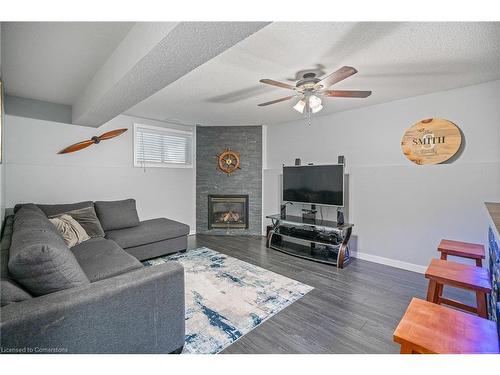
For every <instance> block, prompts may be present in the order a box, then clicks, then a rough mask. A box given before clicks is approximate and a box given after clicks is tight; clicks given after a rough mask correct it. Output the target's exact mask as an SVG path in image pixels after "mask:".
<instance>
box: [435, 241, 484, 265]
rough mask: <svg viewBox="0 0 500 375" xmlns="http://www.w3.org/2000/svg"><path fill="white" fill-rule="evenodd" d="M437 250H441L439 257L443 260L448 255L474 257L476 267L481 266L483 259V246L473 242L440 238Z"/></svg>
mask: <svg viewBox="0 0 500 375" xmlns="http://www.w3.org/2000/svg"><path fill="white" fill-rule="evenodd" d="M438 251H439V252H441V259H443V260H446V259H448V255H453V256H456V257H460V258H468V259H474V260H475V261H476V266H478V267H482V266H483V259H484V258H485V255H484V254H485V253H484V246H483V245H479V244H475V243H468V242H460V241H452V240H441V242H440V243H439V245H438Z"/></svg>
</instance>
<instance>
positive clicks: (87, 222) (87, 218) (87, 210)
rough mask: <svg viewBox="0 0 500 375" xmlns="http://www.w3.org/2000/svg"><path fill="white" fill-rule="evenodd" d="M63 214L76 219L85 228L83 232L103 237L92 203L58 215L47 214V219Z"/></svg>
mask: <svg viewBox="0 0 500 375" xmlns="http://www.w3.org/2000/svg"><path fill="white" fill-rule="evenodd" d="M64 214H65V215H69V216H71V217H72V218H73V219H75V220H76V221H78V224H80V225H81V226H82V227H83V229H85V232H87V234H88V235H89V237H92V238H93V237H104V230H103V229H102V226H101V223H100V221H99V219H98V218H97V214H96V213H95V209H94V204H92V206H90V207H84V208H80V209H78V210H72V211H68V212H64V213H62V214H60V215H53V216H49V219H53V218H55V217H59V216H61V215H64Z"/></svg>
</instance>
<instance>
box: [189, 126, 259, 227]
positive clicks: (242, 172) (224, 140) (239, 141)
mask: <svg viewBox="0 0 500 375" xmlns="http://www.w3.org/2000/svg"><path fill="white" fill-rule="evenodd" d="M226 147H230V148H231V149H232V150H234V151H237V152H239V153H240V157H241V169H239V170H236V171H235V172H234V173H233V174H231V175H230V176H228V175H227V174H225V173H224V172H222V171H221V170H219V169H218V168H217V159H216V155H217V154H219V153H221V152H222V151H224V149H225V148H226ZM226 194H227V195H248V228H227V227H226V228H212V229H209V222H208V221H209V220H208V218H209V210H208V209H209V207H208V196H209V195H226ZM261 228H262V127H261V126H210V127H208V126H198V127H197V128H196V233H206V234H216V235H259V236H260V235H262V232H261V231H262V229H261Z"/></svg>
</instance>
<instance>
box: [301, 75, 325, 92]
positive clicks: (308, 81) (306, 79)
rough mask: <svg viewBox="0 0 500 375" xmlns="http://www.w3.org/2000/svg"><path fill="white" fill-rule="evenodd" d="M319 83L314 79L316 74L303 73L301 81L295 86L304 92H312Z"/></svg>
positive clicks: (317, 79)
mask: <svg viewBox="0 0 500 375" xmlns="http://www.w3.org/2000/svg"><path fill="white" fill-rule="evenodd" d="M319 81H320V79H319V78H317V77H316V73H313V72H308V73H304V75H303V76H302V79H301V80H300V81H298V82H297V84H296V86H297V87H298V88H301V89H304V90H312V89H314V88H315V87H316V84H317V83H318V82H319Z"/></svg>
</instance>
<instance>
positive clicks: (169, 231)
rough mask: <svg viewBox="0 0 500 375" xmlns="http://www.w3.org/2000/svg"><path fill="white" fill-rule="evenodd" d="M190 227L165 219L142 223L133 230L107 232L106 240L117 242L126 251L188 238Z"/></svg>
mask: <svg viewBox="0 0 500 375" xmlns="http://www.w3.org/2000/svg"><path fill="white" fill-rule="evenodd" d="M188 233H189V226H188V225H186V224H182V223H179V222H177V221H174V220H169V219H165V218H159V219H152V220H145V221H141V222H140V224H139V225H138V226H136V227H133V228H126V229H118V230H112V231H109V232H106V238H109V239H110V240H113V241H115V242H116V243H117V244H118V245H120V246H121V247H123V248H124V249H126V248H129V247H135V246H140V245H145V244H149V243H152V242H158V241H163V240H168V239H170V238H175V237H180V236H187V234H188Z"/></svg>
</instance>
